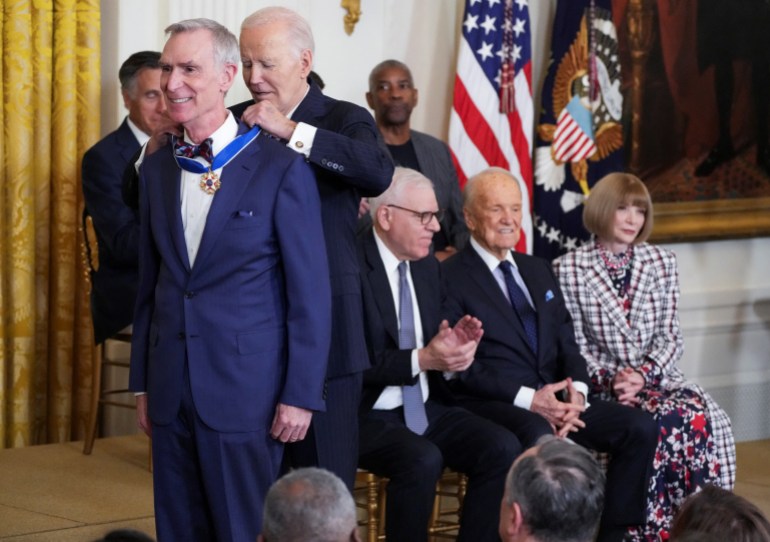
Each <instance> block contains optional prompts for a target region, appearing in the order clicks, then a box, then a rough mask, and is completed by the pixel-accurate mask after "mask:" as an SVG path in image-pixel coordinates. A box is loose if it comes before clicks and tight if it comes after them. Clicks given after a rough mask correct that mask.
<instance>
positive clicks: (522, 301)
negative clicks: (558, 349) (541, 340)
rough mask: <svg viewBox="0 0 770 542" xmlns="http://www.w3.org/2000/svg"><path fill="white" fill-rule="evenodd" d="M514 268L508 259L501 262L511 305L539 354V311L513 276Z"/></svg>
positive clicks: (530, 344) (530, 343)
mask: <svg viewBox="0 0 770 542" xmlns="http://www.w3.org/2000/svg"><path fill="white" fill-rule="evenodd" d="M512 268H513V265H511V262H509V261H507V260H504V261H502V262H500V270H501V271H502V272H503V277H504V278H505V285H506V286H507V287H508V297H510V299H511V305H513V308H514V309H515V311H516V314H517V315H518V317H519V321H520V322H521V325H522V326H524V332H525V333H526V334H527V342H528V343H529V347H530V348H531V349H532V351H533V352H534V353H535V354H537V313H535V309H533V308H532V305H530V304H529V301H527V296H525V295H524V292H523V291H522V289H521V287H519V285H518V283H517V282H516V279H514V278H513V269H512Z"/></svg>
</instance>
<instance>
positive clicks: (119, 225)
mask: <svg viewBox="0 0 770 542" xmlns="http://www.w3.org/2000/svg"><path fill="white" fill-rule="evenodd" d="M138 150H139V142H138V141H137V140H136V137H135V136H134V134H133V132H131V128H130V127H129V126H128V122H127V121H126V120H124V121H123V123H122V124H121V125H120V127H119V128H118V129H117V130H115V131H114V132H112V133H110V134H108V135H107V136H105V137H104V138H103V139H102V140H100V141H99V142H98V143H96V145H94V146H93V147H91V148H90V149H88V151H86V153H85V154H84V155H83V166H82V178H83V195H84V197H85V205H86V212H87V213H88V214H89V215H91V217H92V218H93V221H94V229H95V230H96V239H97V244H98V249H99V250H98V252H99V269H98V271H96V272H94V273H92V275H91V283H92V287H91V316H92V319H93V323H94V338H95V340H96V342H97V343H100V342H102V341H104V340H105V339H107V338H108V337H110V336H112V335H114V334H115V333H117V332H118V331H120V330H121V329H123V328H125V327H126V326H128V325H129V324H130V323H131V321H132V319H133V315H134V303H135V302H136V288H137V282H138V274H139V271H138V268H139V250H138V245H139V243H138V241H139V217H138V213H137V211H136V210H134V209H131V208H130V207H128V206H127V205H126V204H125V203H124V202H123V199H122V196H121V183H122V176H123V171H124V170H125V168H126V166H127V165H128V163H129V161H130V160H131V158H132V156H133V155H134V154H135V153H136V152H137V151H138Z"/></svg>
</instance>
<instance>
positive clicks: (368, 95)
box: [366, 91, 374, 109]
mask: <svg viewBox="0 0 770 542" xmlns="http://www.w3.org/2000/svg"><path fill="white" fill-rule="evenodd" d="M366 103H367V104H368V105H369V109H374V99H372V93H371V92H369V91H367V92H366Z"/></svg>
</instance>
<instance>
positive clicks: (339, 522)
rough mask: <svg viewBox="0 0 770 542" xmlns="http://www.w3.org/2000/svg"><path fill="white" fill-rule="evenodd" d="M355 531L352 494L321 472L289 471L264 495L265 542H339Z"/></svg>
mask: <svg viewBox="0 0 770 542" xmlns="http://www.w3.org/2000/svg"><path fill="white" fill-rule="evenodd" d="M356 528H357V523H356V504H355V502H354V501H353V497H352V495H351V494H350V492H349V491H348V488H347V487H346V486H345V484H344V483H343V482H342V480H340V479H339V478H338V477H337V476H336V475H334V474H333V473H331V472H329V471H327V470H325V469H319V468H316V467H308V468H302V469H297V470H293V471H291V472H289V473H288V474H286V475H284V476H283V477H281V478H279V479H278V481H277V482H275V483H274V484H273V486H272V487H271V488H270V491H268V492H267V497H266V498H265V510H264V517H263V520H262V536H263V537H264V538H265V541H266V542H342V541H347V540H350V535H351V533H352V532H353V530H354V529H356Z"/></svg>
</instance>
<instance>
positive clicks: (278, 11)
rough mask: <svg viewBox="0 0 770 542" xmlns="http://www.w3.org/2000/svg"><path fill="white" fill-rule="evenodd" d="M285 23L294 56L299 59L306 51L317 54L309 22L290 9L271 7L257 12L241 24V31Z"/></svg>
mask: <svg viewBox="0 0 770 542" xmlns="http://www.w3.org/2000/svg"><path fill="white" fill-rule="evenodd" d="M276 22H281V23H284V24H285V25H286V26H287V28H288V31H289V43H290V44H291V46H292V47H293V48H294V55H295V56H296V57H297V58H299V57H300V55H302V51H304V50H305V49H307V50H309V51H310V52H311V53H314V52H315V41H314V40H313V31H312V30H311V29H310V24H309V23H308V22H307V20H306V19H305V18H304V17H303V16H302V15H300V14H299V13H297V12H296V11H292V10H290V9H289V8H283V7H279V6H271V7H266V8H262V9H260V10H257V11H255V12H254V13H252V14H251V15H249V16H248V17H246V18H245V19H244V20H243V22H242V23H241V31H243V30H248V29H249V28H256V27H259V26H264V25H267V24H271V23H276Z"/></svg>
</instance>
